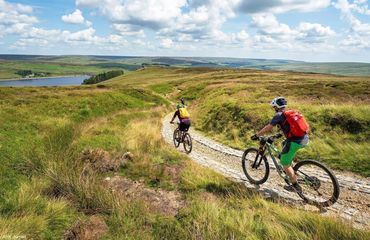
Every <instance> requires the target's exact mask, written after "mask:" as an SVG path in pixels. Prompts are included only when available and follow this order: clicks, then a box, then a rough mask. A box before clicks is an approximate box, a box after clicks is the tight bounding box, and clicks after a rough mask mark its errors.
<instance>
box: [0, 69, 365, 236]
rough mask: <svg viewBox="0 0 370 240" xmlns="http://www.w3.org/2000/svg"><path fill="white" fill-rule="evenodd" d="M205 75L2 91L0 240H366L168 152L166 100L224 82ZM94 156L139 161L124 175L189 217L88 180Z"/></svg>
mask: <svg viewBox="0 0 370 240" xmlns="http://www.w3.org/2000/svg"><path fill="white" fill-rule="evenodd" d="M147 71H148V72H147ZM167 71H168V75H166V72H167ZM203 71H204V70H202V71H201V70H195V71H194V73H192V72H191V71H190V70H188V69H187V70H179V69H168V70H167V69H149V70H145V71H138V72H135V73H130V74H129V75H128V76H125V77H121V78H117V79H115V80H111V81H108V82H106V83H104V85H101V86H99V87H98V86H82V87H60V88H55V87H50V88H49V87H48V88H1V89H0V120H1V122H2V127H1V128H0V142H1V146H0V161H1V163H2V164H1V168H0V170H1V176H2V177H1V179H0V185H1V186H2V187H1V190H0V236H1V237H6V236H11V237H14V236H25V237H26V238H33V239H60V238H62V236H63V233H64V232H65V231H66V230H67V229H69V228H71V226H72V225H73V224H74V223H75V222H76V221H77V220H78V219H85V218H87V217H88V216H91V215H99V216H101V217H102V218H103V219H104V221H105V222H106V223H107V225H108V227H109V231H108V232H107V233H106V236H105V237H104V239H278V238H279V239H292V238H295V239H313V238H314V239H367V238H368V236H369V233H368V232H366V231H362V230H356V229H353V228H352V227H351V226H350V225H348V224H346V223H343V222H341V221H340V220H338V219H334V218H327V217H325V218H324V217H321V216H319V215H318V214H314V213H308V212H303V211H298V210H294V209H291V208H290V207H289V206H284V205H281V204H278V203H272V202H268V201H265V200H263V199H262V198H261V197H260V196H258V195H255V194H253V193H251V192H248V191H247V190H246V189H245V188H244V187H243V186H241V185H239V184H236V183H233V182H231V181H229V180H227V179H225V178H224V177H223V176H221V175H219V174H217V173H215V172H213V171H212V170H209V169H206V168H203V167H200V166H199V165H197V164H195V163H194V162H192V161H191V160H190V159H188V158H187V157H186V156H185V155H183V154H180V153H179V152H177V151H176V150H175V149H174V148H173V147H172V146H169V145H167V144H166V143H165V142H164V140H163V139H162V138H161V135H160V128H161V119H162V117H163V116H164V114H165V113H166V112H167V111H168V110H169V104H168V101H167V100H166V99H164V98H163V97H162V96H161V94H167V96H168V97H170V98H171V97H173V98H175V97H176V96H177V95H176V94H177V92H176V91H173V90H175V89H179V88H181V89H182V91H184V92H186V91H187V89H191V88H187V85H186V84H193V83H195V82H196V81H198V80H199V78H200V77H204V78H205V79H207V78H208V77H209V76H207V75H208V74H211V75H212V76H214V77H215V78H217V77H218V74H219V73H218V71H217V70H214V71H211V72H203ZM141 74H142V75H141ZM188 75H189V78H190V80H189V82H188V81H187V76H188ZM149 76H151V77H153V76H156V78H152V79H151V80H150V79H148V77H149ZM207 81H208V80H205V81H204V82H207ZM167 83H168V84H169V85H170V87H167V86H166V85H163V86H159V87H152V85H157V86H158V85H159V84H167ZM210 87H211V88H212V85H209V84H203V85H202V87H201V88H196V87H194V89H195V90H191V91H195V92H196V96H197V97H196V98H195V99H194V103H196V104H198V105H196V106H197V107H199V109H201V108H203V107H207V105H205V103H201V102H200V101H199V102H198V98H199V97H202V96H203V93H202V91H208V89H207V88H210ZM152 91H153V92H152ZM154 91H155V92H154ZM189 91H190V90H189ZM187 94H189V95H190V94H194V93H193V92H189V93H187ZM216 99H219V98H216ZM230 104H231V105H230V106H231V109H233V102H232V101H231V102H230ZM193 106H195V104H194V105H193ZM343 111H344V110H343ZM198 114H199V113H198ZM264 114H265V115H266V116H267V115H268V113H264ZM264 114H263V113H261V116H264ZM358 114H359V115H360V116H362V114H361V111H359V113H358ZM198 116H199V115H198ZM365 119H366V118H365ZM196 120H197V125H199V124H200V123H201V121H202V119H201V118H197V119H196ZM199 126H200V125H199ZM90 148H100V149H104V150H107V151H109V153H110V154H111V155H112V156H121V155H122V154H123V153H125V152H127V151H130V152H132V153H133V155H134V160H133V161H131V162H130V163H129V164H128V165H127V166H126V167H124V168H121V169H120V171H119V172H118V175H119V176H123V177H127V178H130V179H132V180H136V181H140V182H143V183H144V184H145V186H146V187H147V188H152V189H162V190H166V191H176V192H177V193H178V194H180V196H181V199H182V200H183V201H184V203H185V204H184V207H183V208H182V209H181V210H180V212H179V213H178V214H177V215H176V216H168V215H165V214H161V213H158V212H156V211H154V210H151V209H150V208H149V207H148V204H150V203H148V202H146V201H145V200H144V199H134V200H132V199H126V198H123V197H119V195H117V194H115V193H114V192H112V191H110V190H109V189H108V188H107V187H106V186H105V185H104V184H103V179H104V178H105V177H107V176H111V175H112V174H111V173H108V174H103V173H98V172H95V171H88V172H85V174H82V172H83V168H84V166H83V163H82V162H81V161H79V156H80V153H81V151H82V150H84V149H90ZM1 237H0V238H1Z"/></svg>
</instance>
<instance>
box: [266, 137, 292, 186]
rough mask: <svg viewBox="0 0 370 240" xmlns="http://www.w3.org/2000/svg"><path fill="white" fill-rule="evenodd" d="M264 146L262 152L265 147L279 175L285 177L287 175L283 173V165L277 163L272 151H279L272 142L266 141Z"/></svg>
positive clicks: (277, 152) (278, 152)
mask: <svg viewBox="0 0 370 240" xmlns="http://www.w3.org/2000/svg"><path fill="white" fill-rule="evenodd" d="M264 148H265V149H264V151H263V153H265V150H266V148H267V151H268V154H269V155H270V157H271V159H272V161H273V163H274V165H275V167H276V171H277V172H278V174H279V176H280V177H281V178H283V179H287V175H286V174H285V172H284V169H283V167H282V166H281V165H280V164H279V163H278V161H277V160H276V158H275V156H274V154H273V153H276V154H280V153H281V152H280V151H279V150H278V149H277V148H276V147H275V146H274V145H273V144H271V143H268V142H266V143H265V146H264Z"/></svg>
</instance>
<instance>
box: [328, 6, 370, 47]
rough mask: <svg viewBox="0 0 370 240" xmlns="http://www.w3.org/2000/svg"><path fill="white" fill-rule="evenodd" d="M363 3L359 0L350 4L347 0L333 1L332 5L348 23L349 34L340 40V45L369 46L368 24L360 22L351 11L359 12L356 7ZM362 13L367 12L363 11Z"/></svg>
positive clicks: (369, 30) (369, 32) (369, 31)
mask: <svg viewBox="0 0 370 240" xmlns="http://www.w3.org/2000/svg"><path fill="white" fill-rule="evenodd" d="M364 3H365V2H364V1H361V0H360V1H354V2H353V4H350V3H349V2H348V1H347V0H338V1H337V2H335V3H333V5H334V7H336V8H337V9H339V10H340V11H341V13H342V17H343V19H344V20H346V21H347V22H348V24H349V25H350V32H349V34H348V35H347V37H346V38H345V39H344V40H342V41H341V42H340V44H341V45H342V46H347V47H354V46H357V48H369V42H370V24H369V23H363V22H361V21H360V20H359V19H358V18H356V17H355V15H354V14H353V11H356V12H358V13H361V11H359V10H358V7H359V6H360V5H361V6H362V4H364ZM366 9H367V5H366ZM364 14H367V12H364Z"/></svg>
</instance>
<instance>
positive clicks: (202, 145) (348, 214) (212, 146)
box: [162, 115, 370, 229]
mask: <svg viewBox="0 0 370 240" xmlns="http://www.w3.org/2000/svg"><path fill="white" fill-rule="evenodd" d="M170 119H171V115H168V116H166V117H165V118H164V119H163V128H162V136H163V138H164V139H165V140H166V142H168V143H169V144H172V145H173V142H172V134H173V130H174V129H175V126H174V125H171V124H169V121H170ZM190 134H191V136H192V138H193V151H192V152H191V153H190V154H189V157H190V158H191V159H193V160H194V161H196V162H198V163H199V164H201V165H203V166H206V167H209V168H212V169H213V170H215V171H217V172H219V173H221V174H222V175H224V176H225V177H227V178H229V179H231V180H233V181H236V182H243V183H244V184H245V186H246V187H247V188H250V189H254V190H257V191H259V192H260V193H261V194H262V195H263V196H264V197H265V198H273V199H275V200H281V201H283V202H287V203H289V204H290V205H294V206H295V207H297V208H300V209H305V210H309V211H316V212H319V210H318V209H317V208H316V207H313V206H309V205H305V204H303V202H302V200H301V199H300V198H299V197H298V196H297V195H296V194H295V193H290V192H287V191H285V190H284V189H283V186H284V182H283V180H282V179H281V178H280V177H279V176H278V174H277V172H276V171H274V170H273V169H272V171H270V177H269V179H268V181H267V182H266V183H264V184H263V185H261V186H259V187H256V186H255V185H251V184H250V183H249V182H248V181H247V179H246V177H245V175H244V173H243V170H242V167H241V157H242V154H243V152H241V151H239V150H235V149H232V148H230V147H227V146H224V145H222V144H220V143H217V142H215V141H213V140H211V139H208V138H206V137H204V136H203V135H202V134H200V133H199V132H196V131H194V130H191V131H190ZM179 150H180V151H183V148H182V146H180V147H179ZM270 167H271V164H270ZM335 174H336V176H337V178H338V181H339V184H340V186H341V195H340V198H339V200H338V202H337V203H335V204H334V205H333V206H331V207H329V208H328V209H327V211H326V212H324V213H321V214H322V215H331V216H337V217H340V218H342V219H344V220H346V221H349V222H351V223H352V224H353V225H354V226H355V227H357V228H367V229H369V228H370V179H369V178H364V177H360V176H356V175H354V174H352V173H343V172H336V173H335Z"/></svg>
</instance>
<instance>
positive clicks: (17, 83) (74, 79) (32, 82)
mask: <svg viewBox="0 0 370 240" xmlns="http://www.w3.org/2000/svg"><path fill="white" fill-rule="evenodd" d="M89 77H90V76H87V75H81V76H71V77H55V78H35V79H23V80H9V81H7V80H5V81H0V87H10V86H12V87H42V86H78V85H81V83H82V82H83V81H84V80H85V79H87V78H89Z"/></svg>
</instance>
